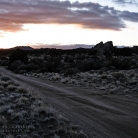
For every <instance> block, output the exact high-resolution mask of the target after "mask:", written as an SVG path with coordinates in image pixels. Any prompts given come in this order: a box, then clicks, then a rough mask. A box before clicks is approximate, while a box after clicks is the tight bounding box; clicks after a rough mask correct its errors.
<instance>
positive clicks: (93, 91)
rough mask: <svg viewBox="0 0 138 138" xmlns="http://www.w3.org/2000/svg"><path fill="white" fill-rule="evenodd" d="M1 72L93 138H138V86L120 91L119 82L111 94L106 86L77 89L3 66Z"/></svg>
mask: <svg viewBox="0 0 138 138" xmlns="http://www.w3.org/2000/svg"><path fill="white" fill-rule="evenodd" d="M0 72H2V73H3V74H6V75H8V76H10V77H11V78H12V79H13V80H14V81H16V82H18V83H19V84H20V85H21V86H22V87H23V88H27V89H28V90H29V91H32V93H33V95H35V96H38V97H41V98H42V99H43V100H44V101H45V102H46V103H49V104H50V105H51V106H53V107H55V108H56V109H57V110H58V112H59V113H62V114H63V115H64V116H65V117H66V118H68V119H69V120H70V121H71V122H72V123H73V124H76V125H78V126H81V128H82V130H84V133H86V134H87V136H88V137H89V138H137V137H138V116H137V115H138V110H137V105H138V93H137V89H136V88H137V87H136V88H135V89H134V90H132V88H131V87H130V88H124V87H121V88H120V83H119V82H116V83H117V84H114V83H113V84H112V85H114V86H116V90H115V91H113V92H111V90H110V91H107V89H106V88H103V89H102V88H101V87H102V86H97V87H92V86H91V87H88V86H87V87H84V86H83V85H81V86H79V87H76V85H72V84H70V83H63V82H59V81H53V80H48V79H44V78H38V77H34V76H33V77H32V76H29V75H28V76H24V75H20V74H15V73H13V72H11V71H8V70H6V69H5V68H3V67H1V68H0ZM103 78H104V77H103ZM132 85H133V84H132ZM134 85H135V86H136V84H134ZM117 87H119V89H117ZM111 88H112V87H111Z"/></svg>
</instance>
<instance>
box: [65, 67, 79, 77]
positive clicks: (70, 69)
mask: <svg viewBox="0 0 138 138" xmlns="http://www.w3.org/2000/svg"><path fill="white" fill-rule="evenodd" d="M78 72H79V71H78V70H77V69H75V68H69V69H67V70H66V71H65V73H64V75H65V76H70V75H75V74H76V73H78Z"/></svg>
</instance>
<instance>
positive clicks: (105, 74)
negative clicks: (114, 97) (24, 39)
mask: <svg viewBox="0 0 138 138" xmlns="http://www.w3.org/2000/svg"><path fill="white" fill-rule="evenodd" d="M0 52H1V60H0V64H1V65H2V66H6V67H7V68H8V69H9V70H11V71H13V72H15V73H20V74H23V75H26V76H33V77H39V78H43V79H48V80H51V81H56V82H60V83H68V84H71V85H73V86H78V87H80V86H82V87H86V88H91V87H93V88H98V89H102V90H106V91H107V93H112V94H113V93H117V92H118V91H122V93H124V94H125V93H127V92H129V91H138V83H137V82H138V46H134V47H131V48H129V47H124V48H117V47H115V46H113V43H112V41H109V42H106V43H103V42H100V43H98V44H96V45H95V46H94V47H92V48H91V49H84V48H78V49H72V50H61V49H48V48H46V49H35V50H28V51H27V50H26V51H24V50H21V49H16V50H9V51H8V50H7V51H0Z"/></svg>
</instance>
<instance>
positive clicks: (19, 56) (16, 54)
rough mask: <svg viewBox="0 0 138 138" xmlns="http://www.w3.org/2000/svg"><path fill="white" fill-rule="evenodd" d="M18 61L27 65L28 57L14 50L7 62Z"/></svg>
mask: <svg viewBox="0 0 138 138" xmlns="http://www.w3.org/2000/svg"><path fill="white" fill-rule="evenodd" d="M17 60H20V61H22V62H23V63H27V61H28V57H27V54H26V53H25V51H24V50H21V49H16V50H15V51H13V53H12V54H11V55H10V57H9V62H10V63H13V62H14V61H17Z"/></svg>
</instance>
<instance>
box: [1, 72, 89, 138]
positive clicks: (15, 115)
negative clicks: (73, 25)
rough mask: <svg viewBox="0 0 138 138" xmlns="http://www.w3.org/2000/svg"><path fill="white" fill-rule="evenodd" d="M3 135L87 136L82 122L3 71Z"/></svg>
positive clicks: (24, 137)
mask: <svg viewBox="0 0 138 138" xmlns="http://www.w3.org/2000/svg"><path fill="white" fill-rule="evenodd" d="M0 138H87V136H86V135H85V134H84V133H83V131H82V129H81V128H80V127H79V126H76V125H72V124H71V122H70V121H69V120H68V119H67V118H65V117H64V116H63V115H61V114H59V113H58V112H57V111H56V110H55V109H54V108H53V107H51V106H50V105H48V104H47V103H45V102H44V101H43V100H42V99H41V98H39V97H37V96H34V94H32V93H31V92H30V91H28V90H25V89H23V88H22V87H21V86H19V84H17V83H15V82H14V81H13V80H12V79H11V78H10V77H8V76H5V75H3V74H0Z"/></svg>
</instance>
